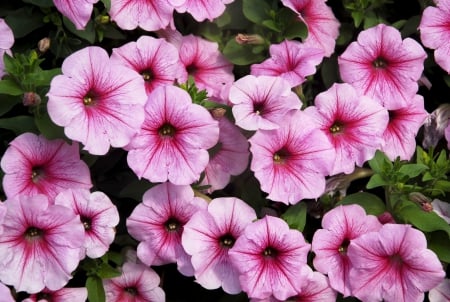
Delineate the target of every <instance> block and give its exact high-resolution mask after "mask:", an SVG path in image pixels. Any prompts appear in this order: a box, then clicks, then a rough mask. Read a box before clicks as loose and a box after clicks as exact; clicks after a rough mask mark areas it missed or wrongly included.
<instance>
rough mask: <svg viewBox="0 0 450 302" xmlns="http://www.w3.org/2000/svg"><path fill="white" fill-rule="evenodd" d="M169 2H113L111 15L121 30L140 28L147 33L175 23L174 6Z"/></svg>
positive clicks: (139, 0) (156, 0) (127, 0)
mask: <svg viewBox="0 0 450 302" xmlns="http://www.w3.org/2000/svg"><path fill="white" fill-rule="evenodd" d="M169 2H170V1H168V0H111V10H110V11H109V15H110V16H111V20H113V21H114V22H116V23H117V26H119V27H120V28H121V29H125V30H132V29H136V28H137V27H140V28H142V29H144V30H146V31H155V30H158V29H162V28H166V27H167V26H169V25H170V24H171V23H173V11H174V8H173V6H172V5H171V4H170V3H169Z"/></svg>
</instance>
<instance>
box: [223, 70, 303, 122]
mask: <svg viewBox="0 0 450 302" xmlns="http://www.w3.org/2000/svg"><path fill="white" fill-rule="evenodd" d="M229 101H230V102H231V103H232V104H233V108H232V110H233V116H234V119H235V120H236V122H235V123H236V125H238V126H239V127H241V128H243V129H245V130H258V129H264V130H271V129H278V128H279V127H280V125H281V124H283V121H284V120H285V119H286V116H287V115H288V114H291V113H293V112H294V111H296V110H299V109H300V107H301V102H300V100H299V98H298V97H297V96H296V94H295V93H293V92H292V90H291V87H290V85H289V83H288V82H287V81H285V80H283V79H282V78H279V77H271V76H259V77H255V76H252V75H247V76H245V77H243V78H241V79H239V80H237V81H236V82H235V83H234V84H233V85H232V86H231V88H230V94H229Z"/></svg>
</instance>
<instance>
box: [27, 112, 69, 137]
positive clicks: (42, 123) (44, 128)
mask: <svg viewBox="0 0 450 302" xmlns="http://www.w3.org/2000/svg"><path fill="white" fill-rule="evenodd" d="M34 122H35V123H36V126H37V128H38V129H39V131H40V132H41V133H42V135H44V136H45V137H46V138H47V139H57V138H62V139H66V136H65V135H64V128H62V127H60V126H58V125H55V123H53V122H52V120H51V119H50V117H49V116H48V114H47V113H43V114H40V115H39V116H37V115H36V116H35V118H34Z"/></svg>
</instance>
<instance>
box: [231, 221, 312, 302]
mask: <svg viewBox="0 0 450 302" xmlns="http://www.w3.org/2000/svg"><path fill="white" fill-rule="evenodd" d="M309 249H310V244H308V243H306V242H305V239H304V238H303V235H302V233H300V232H299V231H297V230H291V229H289V226H288V225H287V223H286V222H285V221H283V220H282V219H280V218H278V217H273V216H265V217H264V218H262V219H260V220H258V221H256V222H253V223H251V224H249V225H248V226H247V227H246V228H245V230H244V232H243V234H242V235H241V236H240V237H239V238H238V239H237V240H236V242H235V244H234V246H233V247H232V248H231V249H230V251H229V253H228V254H229V256H230V258H231V261H232V263H233V264H234V266H235V267H236V269H237V271H238V272H239V280H240V283H241V287H242V290H243V291H244V292H246V293H247V295H248V297H249V298H254V299H266V298H269V297H270V296H273V297H274V298H276V299H278V300H281V301H284V300H286V299H287V298H289V297H292V296H296V295H298V294H299V293H300V292H301V290H302V287H303V285H304V283H306V282H307V280H308V279H309V278H310V275H311V273H312V271H311V269H310V268H309V267H308V265H307V263H306V258H307V255H308V252H309Z"/></svg>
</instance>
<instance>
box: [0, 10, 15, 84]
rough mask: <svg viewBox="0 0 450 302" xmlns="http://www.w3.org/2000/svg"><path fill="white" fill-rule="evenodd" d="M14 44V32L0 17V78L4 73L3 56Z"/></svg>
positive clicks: (8, 52) (9, 52)
mask: <svg viewBox="0 0 450 302" xmlns="http://www.w3.org/2000/svg"><path fill="white" fill-rule="evenodd" d="M13 44H14V34H13V32H12V30H11V28H10V27H9V26H8V24H7V23H6V22H5V20H4V19H2V18H0V79H1V78H2V77H3V76H4V75H5V70H4V68H5V66H4V62H3V56H4V54H5V53H7V54H11V51H10V50H9V49H10V48H11V47H12V46H13Z"/></svg>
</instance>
